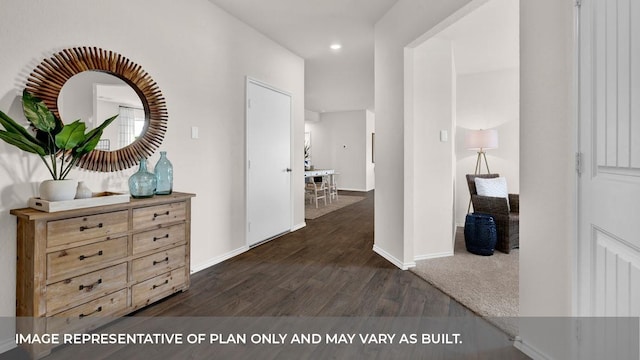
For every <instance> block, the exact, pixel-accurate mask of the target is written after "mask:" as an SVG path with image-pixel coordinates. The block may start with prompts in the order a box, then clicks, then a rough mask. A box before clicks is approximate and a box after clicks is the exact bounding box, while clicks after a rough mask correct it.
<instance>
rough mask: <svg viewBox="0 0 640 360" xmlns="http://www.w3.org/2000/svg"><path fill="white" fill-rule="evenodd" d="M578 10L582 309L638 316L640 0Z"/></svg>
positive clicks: (603, 0)
mask: <svg viewBox="0 0 640 360" xmlns="http://www.w3.org/2000/svg"><path fill="white" fill-rule="evenodd" d="M579 16H580V17H579V18H580V42H579V43H580V56H579V59H580V77H579V81H580V86H579V89H580V101H579V104H580V105H579V127H580V137H579V146H580V152H581V153H582V157H583V158H582V164H583V166H582V173H581V175H580V177H579V210H578V213H579V216H578V222H579V225H578V226H579V239H578V249H579V272H578V280H579V282H578V290H579V293H578V306H579V313H580V315H586V316H639V315H640V231H639V225H640V0H583V1H582V8H581V9H580V15H579ZM550 250H551V249H550Z"/></svg>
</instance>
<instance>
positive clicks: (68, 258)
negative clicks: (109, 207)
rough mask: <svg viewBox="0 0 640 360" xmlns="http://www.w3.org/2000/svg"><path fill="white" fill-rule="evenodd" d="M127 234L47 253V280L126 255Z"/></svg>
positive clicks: (88, 269)
mask: <svg viewBox="0 0 640 360" xmlns="http://www.w3.org/2000/svg"><path fill="white" fill-rule="evenodd" d="M127 250H128V246H127V236H123V237H119V238H117V239H113V240H107V241H100V242H97V243H94V244H89V245H84V246H78V247H74V248H69V249H65V250H60V251H56V252H52V253H49V254H47V281H48V282H54V281H55V280H56V279H60V278H68V277H70V276H73V275H75V274H78V273H86V272H89V271H93V270H96V269H99V268H100V267H104V266H100V265H101V264H104V263H106V262H107V261H111V260H116V259H121V258H125V257H127Z"/></svg>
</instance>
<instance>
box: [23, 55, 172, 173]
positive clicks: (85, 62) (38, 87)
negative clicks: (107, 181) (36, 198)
mask: <svg viewBox="0 0 640 360" xmlns="http://www.w3.org/2000/svg"><path fill="white" fill-rule="evenodd" d="M92 70H93V71H101V72H105V73H108V74H111V75H113V76H116V77H118V78H120V79H122V80H123V81H124V82H126V83H127V84H128V85H129V86H131V87H132V88H133V90H134V91H135V92H136V93H137V94H138V96H139V97H140V100H141V101H142V106H143V107H144V113H145V127H144V128H143V130H142V134H141V135H140V136H139V137H138V138H137V139H136V140H135V141H134V142H133V143H131V144H129V145H127V146H126V147H123V148H121V149H118V150H113V151H104V150H93V151H92V152H90V153H89V154H87V155H86V156H84V157H83V158H82V159H81V160H80V161H79V162H78V166H80V167H82V168H84V169H87V170H93V171H102V172H110V171H118V170H124V169H128V168H130V167H132V166H135V165H137V164H138V162H139V161H140V159H141V158H143V157H144V158H148V157H150V156H151V155H153V153H154V152H155V151H156V150H157V149H158V147H159V146H160V144H162V140H163V139H164V133H165V132H166V130H167V121H168V113H167V107H166V103H165V100H164V97H163V96H162V92H160V88H159V87H158V85H157V84H156V83H155V81H153V79H152V78H151V76H149V74H147V72H146V71H144V70H143V69H142V67H141V66H140V65H138V64H136V63H134V62H132V61H130V60H129V59H127V58H126V57H124V56H122V55H120V54H117V53H114V52H112V51H107V50H103V49H100V48H96V47H75V48H71V49H64V50H62V51H60V52H58V53H56V54H54V55H53V56H52V57H51V58H49V59H44V60H43V61H42V62H41V63H40V64H39V65H38V66H37V67H36V68H35V69H34V70H33V72H32V73H31V74H30V75H29V78H28V79H27V85H26V89H27V91H29V92H30V93H31V94H33V95H34V96H36V97H38V98H40V99H42V100H43V101H44V103H45V105H47V107H48V108H49V110H51V111H52V112H53V113H54V114H55V115H56V116H57V117H58V118H59V119H61V120H62V121H63V122H64V119H62V118H61V117H60V114H59V112H58V96H59V95H60V91H61V90H62V87H63V86H64V84H65V83H66V82H67V81H68V80H69V79H70V78H71V77H72V76H74V75H76V74H79V73H81V72H84V71H92Z"/></svg>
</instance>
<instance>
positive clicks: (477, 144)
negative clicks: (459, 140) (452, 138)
mask: <svg viewBox="0 0 640 360" xmlns="http://www.w3.org/2000/svg"><path fill="white" fill-rule="evenodd" d="M464 145H465V147H466V148H467V149H469V150H482V149H495V148H497V147H498V130H495V129H489V130H469V131H467V133H466V134H465V139H464Z"/></svg>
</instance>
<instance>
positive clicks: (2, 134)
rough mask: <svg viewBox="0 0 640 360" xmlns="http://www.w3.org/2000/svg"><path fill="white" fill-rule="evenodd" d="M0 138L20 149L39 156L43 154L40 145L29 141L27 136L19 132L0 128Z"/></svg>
mask: <svg viewBox="0 0 640 360" xmlns="http://www.w3.org/2000/svg"><path fill="white" fill-rule="evenodd" d="M0 139H2V140H4V141H6V142H7V143H8V144H11V145H13V146H16V147H18V148H19V149H20V150H24V151H26V152H30V153H33V154H37V155H40V156H44V155H45V151H44V149H43V148H42V146H40V145H38V144H36V143H33V142H31V141H29V140H28V139H27V138H25V137H24V136H22V135H20V134H15V133H10V132H7V131H3V130H0Z"/></svg>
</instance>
